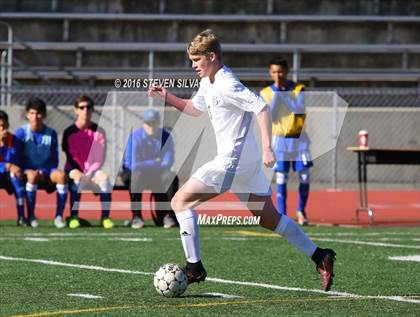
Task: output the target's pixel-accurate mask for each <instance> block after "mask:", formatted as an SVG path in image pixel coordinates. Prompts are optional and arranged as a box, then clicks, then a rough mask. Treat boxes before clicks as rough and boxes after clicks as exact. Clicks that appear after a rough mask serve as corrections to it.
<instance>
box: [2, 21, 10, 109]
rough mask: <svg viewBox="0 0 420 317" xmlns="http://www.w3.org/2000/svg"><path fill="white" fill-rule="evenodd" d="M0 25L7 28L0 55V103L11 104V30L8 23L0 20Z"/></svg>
mask: <svg viewBox="0 0 420 317" xmlns="http://www.w3.org/2000/svg"><path fill="white" fill-rule="evenodd" d="M0 26H4V27H6V28H7V42H6V45H5V46H4V47H3V48H2V49H3V51H1V55H0V105H2V106H5V105H10V104H11V98H12V96H11V94H10V92H9V91H10V90H11V88H12V80H13V77H12V73H13V68H12V67H13V30H12V27H11V26H10V24H8V23H6V22H3V21H0Z"/></svg>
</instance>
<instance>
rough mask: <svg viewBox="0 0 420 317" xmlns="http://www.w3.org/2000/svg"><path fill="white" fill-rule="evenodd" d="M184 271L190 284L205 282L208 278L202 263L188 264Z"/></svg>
mask: <svg viewBox="0 0 420 317" xmlns="http://www.w3.org/2000/svg"><path fill="white" fill-rule="evenodd" d="M184 271H185V273H186V274H187V279H188V284H192V283H200V282H204V280H205V279H206V277H207V272H206V270H205V269H204V266H203V264H202V263H201V261H200V262H197V263H189V262H187V265H186V266H185V268H184Z"/></svg>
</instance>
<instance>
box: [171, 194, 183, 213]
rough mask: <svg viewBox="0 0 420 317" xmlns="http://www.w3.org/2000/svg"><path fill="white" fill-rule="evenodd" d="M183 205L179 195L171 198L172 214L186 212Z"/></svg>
mask: <svg viewBox="0 0 420 317" xmlns="http://www.w3.org/2000/svg"><path fill="white" fill-rule="evenodd" d="M185 205H186V203H185V200H184V199H182V196H181V195H175V196H174V197H172V199H171V208H172V210H173V211H174V212H176V213H177V212H181V211H184V210H186V209H187V208H186V207H185Z"/></svg>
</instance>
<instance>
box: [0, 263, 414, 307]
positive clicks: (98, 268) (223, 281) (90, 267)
mask: <svg viewBox="0 0 420 317" xmlns="http://www.w3.org/2000/svg"><path fill="white" fill-rule="evenodd" d="M0 260H5V261H17V262H30V263H38V264H45V265H53V266H63V267H71V268H77V269H85V270H94V271H102V272H113V273H125V274H139V275H154V273H151V272H141V271H131V270H124V269H113V268H105V267H101V266H93V265H84V264H72V263H64V262H57V261H49V260H43V259H26V258H16V257H9V256H0ZM206 281H209V282H214V283H221V284H231V285H242V286H253V287H260V288H268V289H275V290H281V291H292V292H306V293H316V294H324V295H332V296H334V295H335V296H343V297H351V298H360V299H383V300H391V301H398V302H406V303H413V304H420V300H417V299H411V298H405V297H402V296H369V295H367V296H366V295H357V294H352V293H347V292H336V291H332V292H328V293H326V292H324V291H322V290H319V289H309V288H300V287H287V286H280V285H273V284H265V283H255V282H243V281H234V280H226V279H221V278H211V277H209V278H207V279H206Z"/></svg>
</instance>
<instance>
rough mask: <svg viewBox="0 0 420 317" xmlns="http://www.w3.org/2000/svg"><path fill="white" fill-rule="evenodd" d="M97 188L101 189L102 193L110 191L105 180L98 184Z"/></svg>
mask: <svg viewBox="0 0 420 317" xmlns="http://www.w3.org/2000/svg"><path fill="white" fill-rule="evenodd" d="M99 188H100V189H101V192H102V193H110V192H111V190H112V188H111V184H110V183H109V182H108V181H107V180H106V181H104V182H101V183H100V184H99Z"/></svg>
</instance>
